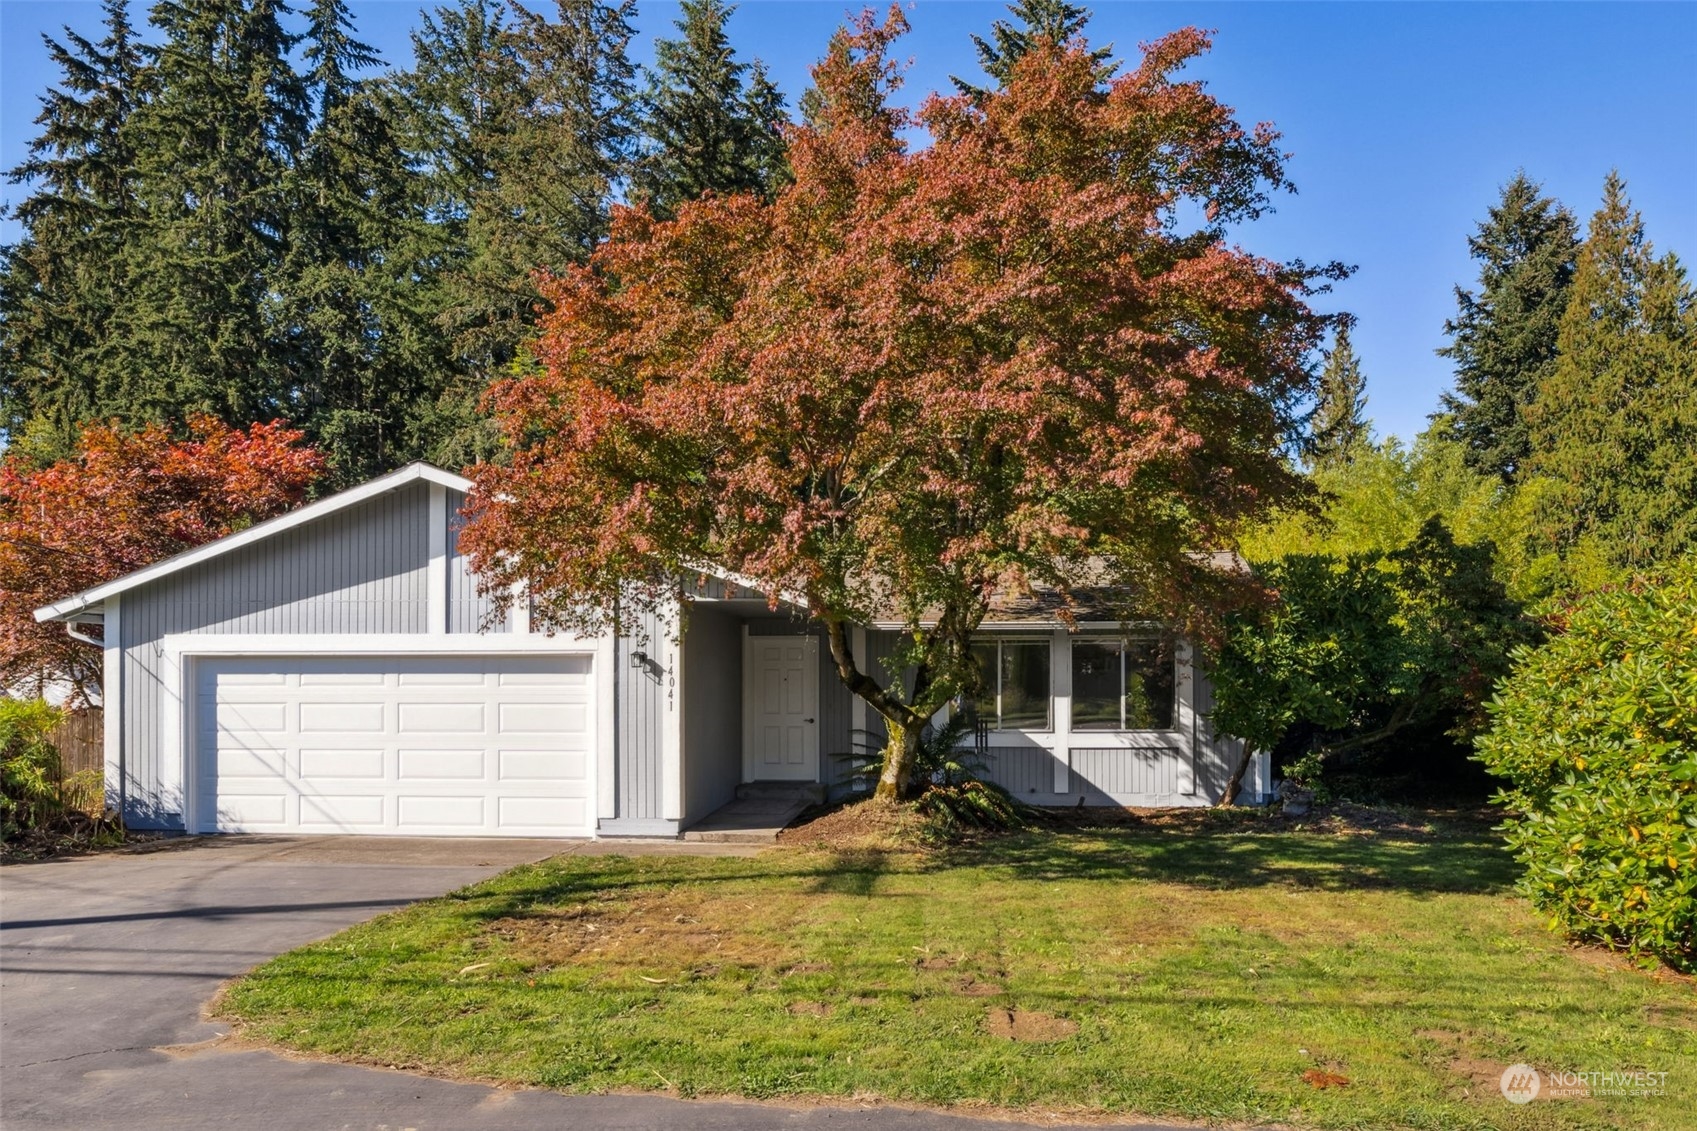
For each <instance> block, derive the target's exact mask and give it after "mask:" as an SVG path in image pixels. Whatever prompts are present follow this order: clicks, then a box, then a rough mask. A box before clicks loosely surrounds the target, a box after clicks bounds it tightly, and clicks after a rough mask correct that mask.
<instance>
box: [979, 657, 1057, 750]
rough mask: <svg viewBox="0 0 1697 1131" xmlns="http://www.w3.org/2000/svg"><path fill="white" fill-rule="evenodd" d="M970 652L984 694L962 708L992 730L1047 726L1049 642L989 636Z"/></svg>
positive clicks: (1040, 728) (1050, 725)
mask: <svg viewBox="0 0 1697 1131" xmlns="http://www.w3.org/2000/svg"><path fill="white" fill-rule="evenodd" d="M972 654H973V655H974V656H976V657H977V658H978V664H979V668H980V670H982V671H983V673H984V694H983V697H982V698H980V699H979V700H978V701H977V702H976V703H968V704H966V705H965V706H966V710H967V712H968V713H969V714H971V715H973V716H974V717H976V718H977V719H980V720H982V721H983V722H984V723H985V725H987V726H988V727H990V729H992V730H1049V729H1051V727H1052V721H1051V719H1050V717H1049V703H1050V698H1049V696H1050V684H1049V642H1048V641H1047V640H989V641H985V642H984V643H982V644H975V645H973V648H972Z"/></svg>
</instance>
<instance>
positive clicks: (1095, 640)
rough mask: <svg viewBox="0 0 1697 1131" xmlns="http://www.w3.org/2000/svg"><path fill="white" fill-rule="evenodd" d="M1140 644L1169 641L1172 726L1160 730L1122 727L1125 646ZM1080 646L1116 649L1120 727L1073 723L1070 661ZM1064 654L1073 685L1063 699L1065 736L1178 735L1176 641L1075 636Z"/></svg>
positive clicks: (1075, 709) (1148, 637) (1159, 635)
mask: <svg viewBox="0 0 1697 1131" xmlns="http://www.w3.org/2000/svg"><path fill="white" fill-rule="evenodd" d="M1143 641H1153V642H1154V643H1155V644H1157V645H1159V644H1160V643H1161V642H1162V641H1169V642H1170V647H1171V653H1172V654H1171V658H1170V659H1169V661H1168V662H1169V663H1170V664H1171V666H1172V685H1173V690H1172V704H1171V706H1172V723H1171V725H1169V726H1164V727H1128V726H1126V718H1125V706H1126V700H1127V698H1129V696H1127V694H1126V674H1127V673H1126V653H1127V652H1128V651H1129V650H1130V648H1129V646H1130V645H1131V644H1133V643H1138V642H1143ZM1080 644H1109V645H1114V646H1116V647H1115V651H1116V652H1118V654H1119V658H1120V677H1119V682H1118V685H1117V686H1118V687H1119V700H1120V724H1119V726H1117V727H1092V726H1085V727H1080V726H1079V725H1078V723H1077V721H1076V718H1075V716H1076V715H1077V713H1078V690H1077V686H1076V685H1077V680H1078V672H1077V670H1076V666H1075V665H1076V660H1075V659H1074V657H1075V656H1076V655H1077V649H1078V646H1079V645H1080ZM1067 652H1068V657H1067V669H1068V670H1067V674H1068V676H1069V677H1070V678H1071V679H1072V681H1073V684H1074V688H1073V693H1072V694H1071V695H1069V696H1068V697H1067V733H1069V734H1178V733H1179V732H1180V731H1181V729H1182V728H1181V727H1180V726H1179V714H1180V712H1179V674H1180V673H1179V647H1178V640H1177V638H1176V637H1173V636H1169V635H1167V634H1165V633H1138V634H1135V635H1119V636H1101V635H1086V636H1078V637H1075V638H1074V639H1073V641H1072V646H1071V647H1070V648H1068V649H1067ZM1050 678H1051V681H1052V680H1053V676H1052V675H1051V677H1050ZM1052 713H1053V711H1052V710H1051V714H1052Z"/></svg>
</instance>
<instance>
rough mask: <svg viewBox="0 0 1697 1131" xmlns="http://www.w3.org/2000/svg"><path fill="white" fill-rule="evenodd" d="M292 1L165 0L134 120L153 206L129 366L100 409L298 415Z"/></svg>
mask: <svg viewBox="0 0 1697 1131" xmlns="http://www.w3.org/2000/svg"><path fill="white" fill-rule="evenodd" d="M286 12H287V9H286V8H285V7H284V5H283V4H282V3H280V0H161V2H160V3H159V4H157V5H155V7H154V8H153V11H152V19H153V23H154V25H155V27H156V28H157V29H158V30H159V31H160V32H161V33H162V35H163V36H164V42H163V43H162V44H161V45H160V46H159V47H158V48H156V49H155V50H154V52H153V54H154V60H153V65H152V69H153V77H152V82H151V96H150V97H149V99H148V100H147V101H146V102H145V103H144V104H143V105H142V106H141V107H140V108H139V109H138V110H137V112H136V114H135V115H134V117H133V118H132V121H131V125H132V128H133V129H134V132H135V143H134V144H135V151H136V153H137V155H138V166H137V167H138V173H139V181H138V183H139V191H140V196H141V199H142V202H143V204H144V206H145V208H146V210H147V224H146V231H145V235H144V239H143V240H142V241H140V244H139V245H138V247H137V249H136V256H135V259H134V261H133V262H132V263H131V264H130V269H131V271H132V279H133V285H132V291H131V295H130V298H129V302H130V305H131V308H132V309H131V317H130V319H129V324H128V325H127V326H126V328H125V332H124V336H123V342H122V349H121V350H120V351H119V353H120V355H121V357H122V361H123V367H124V368H123V373H122V375H121V378H120V379H119V380H116V381H114V382H113V387H112V388H110V389H108V390H107V391H106V392H105V393H104V395H103V403H102V406H101V407H102V409H103V411H104V412H106V413H108V414H113V415H117V416H119V417H120V418H122V419H124V420H126V421H129V422H132V423H134V422H141V421H153V420H158V421H177V420H182V419H183V418H185V417H186V416H187V415H189V414H191V413H195V412H207V413H211V414H213V415H215V416H218V417H220V418H222V419H224V420H227V421H231V422H236V423H244V422H247V421H254V420H269V419H272V418H273V417H277V416H284V415H288V414H289V412H290V410H291V409H292V408H293V407H294V405H293V403H292V402H293V399H294V398H293V396H292V392H293V390H292V380H291V373H290V371H289V364H288V363H289V356H288V352H287V350H286V348H285V344H284V342H283V339H284V337H285V335H284V334H283V333H282V332H281V324H282V320H283V315H284V308H283V304H282V301H281V300H282V297H283V296H285V295H286V293H287V286H286V279H285V278H284V277H283V274H282V268H281V264H282V262H283V259H284V256H285V253H286V250H287V248H288V245H289V240H290V236H291V230H292V227H293V219H294V217H293V214H292V209H291V199H290V193H289V190H288V182H289V180H290V173H291V169H292V166H293V162H294V160H295V157H296V155H297V154H299V153H300V152H301V150H302V149H303V148H304V147H305V145H306V141H307V136H308V126H309V105H308V94H307V88H306V83H305V82H304V80H303V79H302V77H301V76H300V75H299V74H297V73H296V71H295V69H294V67H293V65H292V64H291V62H290V53H291V51H292V49H293V48H294V46H295V43H296V37H294V36H293V35H291V34H289V33H288V32H287V31H286V30H285V29H284V27H283V23H282V17H283V15H284V14H285V13H286Z"/></svg>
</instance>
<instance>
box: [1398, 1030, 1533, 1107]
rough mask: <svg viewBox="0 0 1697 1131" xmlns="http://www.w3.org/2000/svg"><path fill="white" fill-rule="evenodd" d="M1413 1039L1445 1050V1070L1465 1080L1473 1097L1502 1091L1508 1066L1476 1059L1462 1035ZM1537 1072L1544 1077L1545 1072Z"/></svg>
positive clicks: (1430, 1033) (1434, 1033) (1423, 1033)
mask: <svg viewBox="0 0 1697 1131" xmlns="http://www.w3.org/2000/svg"><path fill="white" fill-rule="evenodd" d="M1414 1035H1415V1036H1416V1037H1421V1038H1424V1039H1425V1040H1428V1041H1431V1042H1433V1043H1434V1044H1436V1045H1437V1046H1438V1047H1439V1048H1440V1049H1442V1050H1443V1057H1444V1067H1445V1068H1446V1069H1448V1070H1449V1072H1450V1074H1451V1075H1453V1076H1459V1077H1461V1078H1462V1079H1464V1080H1466V1081H1467V1090H1468V1091H1469V1092H1470V1093H1475V1094H1477V1093H1481V1092H1495V1091H1497V1090H1498V1089H1500V1088H1501V1087H1502V1080H1503V1073H1504V1072H1506V1071H1507V1070H1508V1068H1509V1065H1507V1064H1505V1063H1503V1062H1502V1061H1500V1060H1492V1059H1491V1058H1489V1057H1482V1056H1477V1055H1475V1054H1474V1053H1473V1051H1472V1050H1471V1049H1470V1048H1469V1047H1468V1040H1467V1038H1466V1037H1465V1036H1463V1035H1462V1034H1460V1033H1452V1032H1450V1031H1449V1030H1448V1029H1421V1030H1420V1031H1419V1032H1417V1033H1415V1034H1414ZM1538 1071H1539V1074H1540V1075H1542V1074H1543V1070H1542V1069H1539V1070H1538Z"/></svg>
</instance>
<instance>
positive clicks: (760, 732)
mask: <svg viewBox="0 0 1697 1131" xmlns="http://www.w3.org/2000/svg"><path fill="white" fill-rule="evenodd" d="M742 733H743V779H744V780H745V781H818V780H819V641H818V639H817V638H815V637H812V636H749V637H746V638H745V640H744V643H743V665H742Z"/></svg>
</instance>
